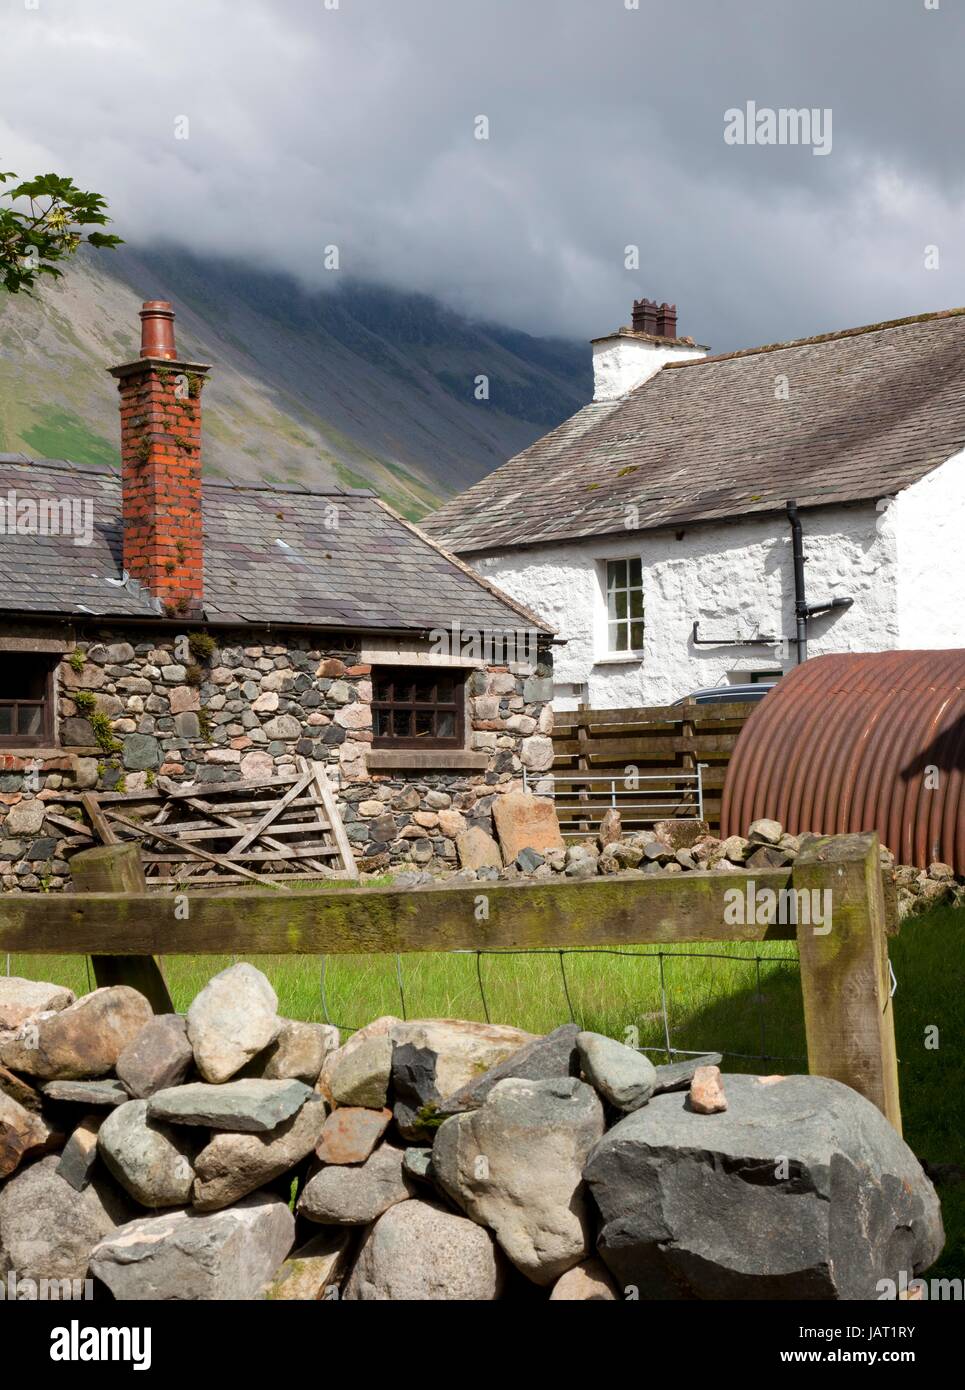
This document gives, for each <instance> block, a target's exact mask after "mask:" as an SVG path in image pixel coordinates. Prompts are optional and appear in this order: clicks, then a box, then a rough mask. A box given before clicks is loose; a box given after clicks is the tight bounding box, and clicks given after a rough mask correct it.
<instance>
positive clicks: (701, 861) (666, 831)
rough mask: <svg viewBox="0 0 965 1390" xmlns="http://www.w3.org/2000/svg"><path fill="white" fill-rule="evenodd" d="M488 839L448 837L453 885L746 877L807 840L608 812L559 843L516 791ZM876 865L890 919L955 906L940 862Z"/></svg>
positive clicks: (765, 830) (547, 809)
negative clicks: (591, 831)
mask: <svg viewBox="0 0 965 1390" xmlns="http://www.w3.org/2000/svg"><path fill="white" fill-rule="evenodd" d="M493 820H494V823H495V828H496V837H495V838H494V837H493V836H492V835H489V834H487V833H486V832H485V831H483V830H481V829H473V830H470V831H468V832H466V833H464V834H462V835H460V836H459V837H458V838H457V840H456V848H457V850H458V853H459V861H460V868H459V869H458V871H457V872H455V873H454V874H452V875H451V877H452V878H454V879H457V880H468V881H485V880H490V881H507V880H513V879H520V878H525V879H532V880H535V881H540V880H545V879H556V878H564V879H585V878H596V877H597V876H598V875H600V874H609V875H618V876H620V877H622V878H642V877H644V875H646V874H679V873H712V872H715V871H718V872H723V873H734V872H735V871H741V870H743V871H746V872H748V873H754V872H756V871H758V870H760V869H779V868H785V867H789V866H790V865H792V864H793V863H794V860H795V859H796V858H797V856H798V854H799V853H800V851H801V848H802V845H803V844H804V843H805V841H806V840H807V839H808V838H809V836H807V835H790V834H788V833H787V832H786V831H785V830H784V827H783V826H782V825H781V824H780V822H778V821H775V820H756V821H754V822H753V823H752V824H751V825H750V827H749V828H748V831H747V834H746V835H730V836H728V837H727V839H723V840H722V839H720V838H719V837H718V836H716V835H712V834H711V832H710V827H709V826H708V824H707V822H706V821H701V820H690V821H683V820H665V821H657V822H656V823H655V825H654V826H653V828H652V829H651V830H637V831H631V832H628V833H625V832H624V830H623V827H622V825H621V821H620V814H619V812H618V811H616V810H611V811H608V812H607V813H606V815H605V816H604V817H603V821H602V824H601V826H600V829H599V832H598V833H597V834H596V835H592V836H591V835H588V836H587V837H586V838H585V839H581V840H577V841H576V842H573V841H571V842H570V843H569V844H567V843H566V842H565V841H564V839H563V836H562V834H561V832H560V827H559V823H558V822H557V819H556V813H555V810H554V808H553V803H552V802H551V801H549V800H548V799H546V798H543V797H536V796H532V795H530V794H528V793H524V792H518V791H515V792H510V793H508V794H506V795H503V796H502V797H499V798H498V799H497V801H496V804H495V806H494V809H493ZM881 862H882V868H883V869H885V870H887V871H888V872H889V873H890V874H891V875H892V877H893V881H894V883H895V887H896V899H897V907H898V915H899V917H901V918H904V917H907V916H909V915H910V914H913V913H915V912H919V911H924V910H925V909H927V908H929V907H933V906H934V905H935V904H936V903H954V904H956V905H957V904H959V903H961V902H962V901H963V900H965V884H963V883H962V882H960V881H959V880H957V879H956V877H955V871H954V869H952V867H951V866H950V865H948V864H943V863H939V862H935V863H933V864H930V865H929V866H928V868H927V869H925V870H923V869H916V868H914V867H912V866H909V865H906V864H896V862H895V856H894V855H893V854H892V853H891V851H890V850H889V849H882V851H881ZM432 881H434V880H433V878H432V875H430V874H428V873H422V874H413V873H403V874H399V875H397V877H396V880H395V882H396V884H397V885H400V886H404V887H417V886H419V885H421V884H423V883H429V882H432Z"/></svg>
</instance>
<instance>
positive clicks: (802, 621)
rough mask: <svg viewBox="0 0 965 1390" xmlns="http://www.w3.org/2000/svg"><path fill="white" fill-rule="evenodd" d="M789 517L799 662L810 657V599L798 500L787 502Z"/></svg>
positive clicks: (799, 663)
mask: <svg viewBox="0 0 965 1390" xmlns="http://www.w3.org/2000/svg"><path fill="white" fill-rule="evenodd" d="M787 519H788V521H789V522H790V523H791V549H792V552H793V555H794V623H795V627H796V629H797V664H798V665H799V666H800V665H801V663H802V662H804V661H807V659H808V601H807V598H806V596H805V593H804V538H803V534H802V531H801V518H800V517H799V516H798V510H797V502H796V501H794V500H792V501H790V502H788V504H787Z"/></svg>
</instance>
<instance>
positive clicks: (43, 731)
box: [0, 652, 57, 748]
mask: <svg viewBox="0 0 965 1390" xmlns="http://www.w3.org/2000/svg"><path fill="white" fill-rule="evenodd" d="M56 664H57V659H56V657H51V656H40V655H36V654H34V653H32V652H31V653H23V652H0V747H7V748H10V747H15V748H39V747H41V746H43V745H46V744H50V743H52V742H53V738H54V667H55V666H56Z"/></svg>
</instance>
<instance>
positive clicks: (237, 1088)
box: [147, 1077, 312, 1134]
mask: <svg viewBox="0 0 965 1390" xmlns="http://www.w3.org/2000/svg"><path fill="white" fill-rule="evenodd" d="M311 1094H312V1091H311V1089H310V1088H309V1087H308V1086H306V1085H305V1083H304V1081H262V1080H261V1079H260V1078H259V1077H252V1078H250V1079H248V1080H243V1081H229V1082H227V1083H226V1084H225V1085H223V1086H210V1085H208V1083H207V1082H205V1081H190V1082H188V1084H187V1085H186V1086H172V1087H170V1088H169V1089H168V1090H166V1091H156V1092H155V1094H154V1095H153V1096H150V1097H149V1098H148V1102H147V1107H148V1114H149V1115H150V1116H151V1118H152V1119H154V1120H165V1121H167V1122H168V1123H169V1124H173V1125H206V1126H207V1127H208V1128H209V1129H231V1130H239V1131H241V1132H243V1133H246V1134H248V1133H255V1134H257V1133H263V1132H265V1131H266V1130H270V1129H274V1128H275V1126H276V1125H280V1124H283V1123H284V1121H285V1120H290V1119H291V1117H292V1116H293V1115H295V1114H297V1112H298V1111H299V1110H300V1109H301V1108H302V1106H303V1105H304V1104H305V1102H306V1100H308V1098H309V1096H310V1095H311Z"/></svg>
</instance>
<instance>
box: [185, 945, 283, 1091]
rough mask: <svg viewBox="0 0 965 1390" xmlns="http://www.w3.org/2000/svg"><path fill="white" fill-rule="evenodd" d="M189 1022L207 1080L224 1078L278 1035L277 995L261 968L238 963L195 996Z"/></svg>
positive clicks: (190, 1037) (201, 1070)
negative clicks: (257, 968)
mask: <svg viewBox="0 0 965 1390" xmlns="http://www.w3.org/2000/svg"><path fill="white" fill-rule="evenodd" d="M187 1026H188V1041H189V1042H190V1044H191V1047H192V1048H193V1050H194V1059H195V1061H196V1063H197V1066H198V1071H199V1072H200V1073H201V1075H202V1076H203V1077H204V1079H205V1081H214V1082H221V1081H227V1080H228V1079H229V1078H230V1077H232V1076H234V1074H235V1072H238V1071H240V1070H241V1068H242V1067H243V1066H244V1065H245V1063H246V1062H250V1061H251V1059H252V1057H254V1056H255V1055H256V1054H257V1053H259V1052H261V1051H262V1050H263V1049H264V1048H266V1047H267V1046H268V1044H269V1043H270V1042H272V1040H273V1039H274V1038H275V1037H276V1035H277V1033H278V1030H279V1028H280V1027H281V1020H280V1019H279V1017H278V996H277V995H276V994H275V991H274V990H273V989H272V987H271V985H270V984H269V982H268V980H267V978H266V977H265V976H264V975H263V974H262V973H261V971H260V970H256V969H255V967H254V966H253V965H248V964H247V962H246V961H240V962H239V963H238V964H237V965H231V966H229V967H228V969H227V970H222V971H221V973H220V974H219V975H215V976H214V978H213V979H211V980H209V981H208V983H207V984H206V985H205V987H204V989H203V990H202V991H201V993H200V994H198V995H196V996H195V999H194V1002H193V1003H192V1004H191V1007H190V1008H189V1009H188V1016H187Z"/></svg>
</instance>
